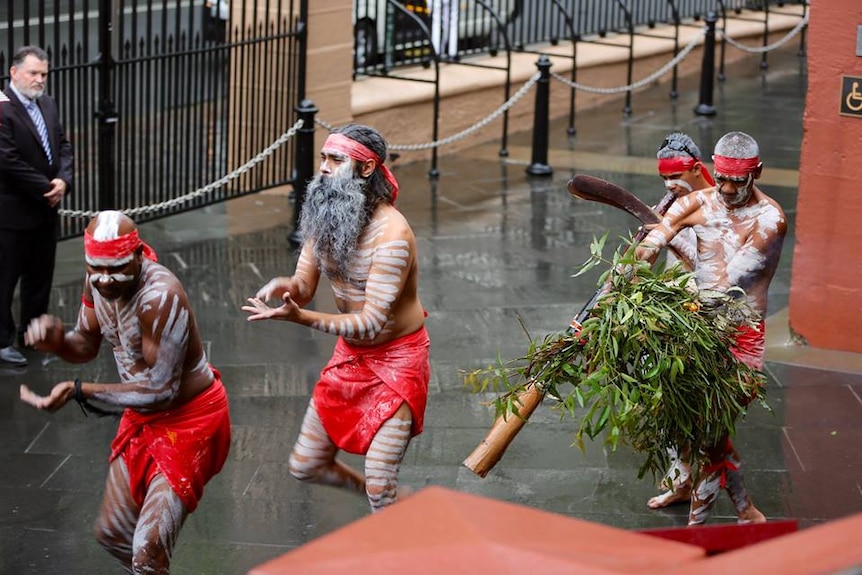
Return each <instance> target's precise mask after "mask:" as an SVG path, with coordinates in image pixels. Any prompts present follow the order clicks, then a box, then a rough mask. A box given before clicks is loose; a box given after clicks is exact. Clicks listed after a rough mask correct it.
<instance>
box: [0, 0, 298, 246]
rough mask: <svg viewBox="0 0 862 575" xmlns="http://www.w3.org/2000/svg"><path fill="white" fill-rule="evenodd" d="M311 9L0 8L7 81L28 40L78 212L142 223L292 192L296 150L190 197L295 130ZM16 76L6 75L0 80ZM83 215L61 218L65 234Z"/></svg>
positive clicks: (200, 3) (71, 206) (216, 2)
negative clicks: (118, 214) (40, 64)
mask: <svg viewBox="0 0 862 575" xmlns="http://www.w3.org/2000/svg"><path fill="white" fill-rule="evenodd" d="M307 3H308V0H269V1H268V2H267V3H266V5H265V6H264V5H263V4H262V3H260V2H256V1H254V0H231V1H230V3H229V4H228V2H226V1H225V0H147V1H146V2H139V1H136V0H26V1H20V2H19V1H18V0H15V1H14V2H8V3H5V4H6V6H5V7H3V8H0V71H2V72H0V73H6V72H7V71H8V69H9V64H10V59H11V56H12V54H13V53H14V51H15V50H16V49H17V48H18V47H20V46H22V45H26V44H35V45H39V46H41V47H42V48H44V49H45V50H46V51H47V52H48V54H49V56H50V58H51V63H50V75H49V80H48V92H49V93H50V94H51V95H52V96H53V97H54V98H56V99H57V102H58V105H59V108H60V114H61V120H62V121H63V123H64V125H65V128H66V132H67V133H68V136H69V139H70V140H71V141H72V144H73V148H74V153H75V182H74V193H73V194H72V195H71V196H69V197H68V198H67V199H66V200H64V206H63V207H64V208H65V209H66V210H68V211H71V212H77V211H81V212H87V211H93V210H99V209H106V208H116V209H132V208H143V207H147V206H156V205H160V204H166V203H168V205H165V206H164V207H161V208H155V209H152V210H148V211H144V212H141V213H138V214H137V215H136V216H135V218H136V220H138V221H143V220H148V219H155V218H158V217H162V216H165V215H168V214H172V213H176V212H179V211H183V210H186V209H191V208H195V207H200V206H202V205H206V204H210V203H215V202H219V201H223V200H226V199H229V198H233V197H237V196H241V195H244V194H248V193H252V192H255V191H259V190H261V189H265V188H270V187H273V186H278V185H282V184H287V183H291V182H292V178H293V173H294V161H293V157H294V150H293V143H292V142H290V141H288V143H287V144H286V145H284V146H282V147H281V148H279V149H278V150H277V151H275V153H273V154H272V156H271V157H269V158H268V159H266V160H265V161H264V162H262V163H261V164H259V165H258V166H257V167H256V168H255V169H254V170H251V171H249V172H246V173H244V174H242V175H241V176H239V177H237V178H236V179H233V180H232V181H231V182H230V183H229V184H227V185H225V186H223V187H221V188H218V189H215V190H213V191H212V192H211V193H209V194H207V195H201V196H198V197H196V198H195V199H194V200H190V201H188V202H181V203H170V202H171V200H172V199H175V198H178V197H180V196H184V195H187V194H189V193H190V192H193V191H195V190H198V189H201V188H203V187H204V186H206V185H207V184H209V183H211V182H213V181H215V180H218V179H219V178H221V177H223V176H224V175H225V174H226V173H228V172H230V171H231V170H233V169H235V168H237V167H238V166H241V165H242V164H244V163H245V162H246V161H248V160H249V159H250V158H252V157H254V155H255V154H257V153H259V152H260V151H261V150H262V149H264V148H266V147H267V146H268V145H269V144H271V143H272V142H273V141H274V140H276V139H277V138H278V137H279V136H280V135H281V134H283V133H284V132H285V131H287V129H288V128H289V127H290V126H292V125H293V124H294V123H295V121H296V117H297V112H296V107H297V105H298V104H299V102H300V101H301V100H302V99H303V98H304V95H305V78H304V74H305V72H304V64H303V63H304V60H305V56H304V53H305V26H304V24H305V22H306V18H307ZM7 79H8V78H7V77H5V76H0V80H2V81H5V80H7ZM85 224H86V218H85V217H78V216H75V215H67V216H65V217H64V218H63V220H62V222H61V228H62V229H61V234H62V236H63V237H68V236H72V235H76V234H79V233H80V232H81V230H82V229H83V226H84V225H85Z"/></svg>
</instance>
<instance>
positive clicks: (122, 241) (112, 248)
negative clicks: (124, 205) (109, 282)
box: [84, 230, 158, 263]
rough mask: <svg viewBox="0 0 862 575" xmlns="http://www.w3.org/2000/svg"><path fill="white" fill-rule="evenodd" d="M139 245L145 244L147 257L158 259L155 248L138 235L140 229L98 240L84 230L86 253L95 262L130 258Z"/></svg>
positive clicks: (145, 255)
mask: <svg viewBox="0 0 862 575" xmlns="http://www.w3.org/2000/svg"><path fill="white" fill-rule="evenodd" d="M138 246H144V257H145V258H147V259H149V260H153V261H154V262H155V261H158V259H157V258H156V252H155V251H154V250H153V248H151V247H150V246H148V245H147V244H145V243H144V242H143V241H142V240H141V238H140V236H138V230H132V231H131V232H129V233H127V234H125V235H122V236H120V237H118V238H116V239H113V240H97V239H95V238H94V237H93V236H92V235H91V234H90V233H89V232H87V231H85V232H84V253H85V254H86V255H87V259H88V260H93V261H94V262H98V263H107V262H110V261H114V260H116V261H122V260H126V259H130V256H131V255H132V254H133V253H135V250H136V249H138Z"/></svg>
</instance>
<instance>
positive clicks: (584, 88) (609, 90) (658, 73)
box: [551, 27, 706, 94]
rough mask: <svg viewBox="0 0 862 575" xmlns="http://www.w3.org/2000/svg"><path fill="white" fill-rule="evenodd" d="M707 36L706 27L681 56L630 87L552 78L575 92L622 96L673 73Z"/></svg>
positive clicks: (680, 53) (555, 76)
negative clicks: (598, 86)
mask: <svg viewBox="0 0 862 575" xmlns="http://www.w3.org/2000/svg"><path fill="white" fill-rule="evenodd" d="M705 34H706V27H704V28H703V29H702V30H701V32H700V34H696V35H695V36H693V37H692V39H691V40H689V42H688V44H686V45H685V47H684V48H683V49H682V50H680V51H679V54H677V55H676V56H674V57H673V59H672V60H671V61H670V62H668V63H667V64H665V65H664V66H662V67H661V68H659V69H658V70H656V71H655V72H653V73H652V74H650V75H649V76H647V77H646V78H643V79H642V80H638V81H637V82H635V83H633V84H629V85H628V86H620V87H618V88H596V87H594V86H585V85H584V84H579V83H578V82H573V81H571V80H569V79H568V78H564V77H563V76H560V75H559V74H557V73H556V72H551V76H553V77H554V78H555V79H556V80H559V81H560V82H562V83H563V84H566V85H567V86H569V87H570V88H573V89H575V90H582V91H584V92H592V93H593V94H620V93H622V92H628V91H629V90H636V89H638V88H641V87H643V86H646V85H647V84H651V83H653V82H654V81H656V80H658V79H659V78H661V77H662V76H664V75H665V74H667V73H668V72H669V71H671V70H672V69H673V67H674V66H676V65H677V64H679V63H680V62H682V61H683V59H684V58H685V57H686V56H688V54H689V52H691V51H692V50H694V48H695V46H697V44H698V42H700V39H701V38H702V37H703V36H704V35H705Z"/></svg>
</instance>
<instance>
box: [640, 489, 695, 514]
mask: <svg viewBox="0 0 862 575" xmlns="http://www.w3.org/2000/svg"><path fill="white" fill-rule="evenodd" d="M689 501H691V485H689V484H684V485H680V486H679V487H677V488H676V489H675V490H673V491H671V490H668V491H665V492H664V493H662V494H661V495H656V496H655V497H650V499H649V501H647V507H649V508H650V509H661V508H662V507H668V506H670V505H676V504H677V503H688V502H689Z"/></svg>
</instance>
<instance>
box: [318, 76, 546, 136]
mask: <svg viewBox="0 0 862 575" xmlns="http://www.w3.org/2000/svg"><path fill="white" fill-rule="evenodd" d="M541 77H542V74H541V73H540V72H536V73H535V74H533V76H532V77H531V78H530V79H528V80H527V81H526V82H525V83H524V85H523V86H521V88H520V89H519V90H518V91H517V92H515V94H514V95H513V96H512V97H511V98H509V99H508V100H506V102H504V103H503V105H502V106H500V107H499V108H497V109H496V110H494V111H493V112H491V113H490V114H489V115H488V116H486V117H485V118H482V119H481V120H479V121H478V122H476V123H475V124H473V125H472V126H470V127H469V128H466V129H464V130H461V131H460V132H458V133H456V134H452V135H451V136H448V137H446V138H443V139H442V140H436V141H433V142H428V143H424V144H392V145H390V146H389V147H388V148H389V151H393V152H394V151H402V152H403V151H410V152H415V151H419V150H429V149H431V148H439V147H440V146H445V145H447V144H451V143H452V142H457V141H458V140H461V139H463V138H466V137H467V136H469V135H470V134H473V133H474V132H477V131H479V130H481V129H482V128H484V127H485V126H487V125H488V124H490V123H491V122H493V121H494V120H496V119H497V118H499V117H500V116H501V115H502V114H503V113H504V112H505V111H506V110H508V109H509V108H511V107H512V106H514V105H515V104H517V103H518V100H520V99H521V98H523V97H524V96H525V95H526V94H527V92H529V91H530V89H531V88H532V87H533V86H535V85H536V82H538V81H539V78H541ZM316 123H317V124H319V125H320V126H322V127H324V128H326V129H327V130H329V131H330V132H331V131H332V130H333V129H334V128H333V127H332V126H331V125H329V124H327V123H326V122H324V121H323V120H316Z"/></svg>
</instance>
